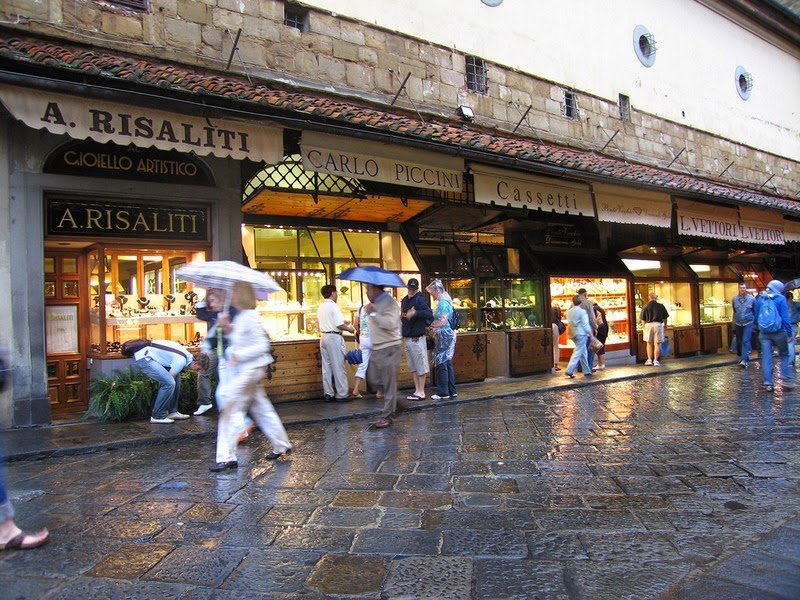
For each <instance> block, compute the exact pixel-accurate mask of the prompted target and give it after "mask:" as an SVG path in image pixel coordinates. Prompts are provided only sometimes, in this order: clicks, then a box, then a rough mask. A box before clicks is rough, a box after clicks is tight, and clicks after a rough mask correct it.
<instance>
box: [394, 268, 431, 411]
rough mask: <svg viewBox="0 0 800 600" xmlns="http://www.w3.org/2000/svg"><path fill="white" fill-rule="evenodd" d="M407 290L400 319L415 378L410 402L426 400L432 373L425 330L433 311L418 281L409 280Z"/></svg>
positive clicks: (401, 306) (407, 354) (409, 367)
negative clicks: (426, 381)
mask: <svg viewBox="0 0 800 600" xmlns="http://www.w3.org/2000/svg"><path fill="white" fill-rule="evenodd" d="M406 289H407V290H408V295H407V296H406V297H405V298H403V300H402V301H401V303H400V311H401V312H400V317H401V324H402V334H403V340H404V341H405V347H406V359H407V360H408V370H409V371H411V374H412V376H413V377H414V393H413V394H411V395H410V396H408V400H412V401H419V400H425V378H426V377H427V375H428V372H429V371H430V365H429V363H428V348H427V346H426V344H425V330H426V328H427V327H428V325H430V324H431V323H432V322H433V311H431V307H430V306H428V301H427V300H425V297H424V296H423V295H422V294H420V292H419V281H418V280H417V279H415V278H413V277H412V278H411V279H409V280H408V283H407V284H406Z"/></svg>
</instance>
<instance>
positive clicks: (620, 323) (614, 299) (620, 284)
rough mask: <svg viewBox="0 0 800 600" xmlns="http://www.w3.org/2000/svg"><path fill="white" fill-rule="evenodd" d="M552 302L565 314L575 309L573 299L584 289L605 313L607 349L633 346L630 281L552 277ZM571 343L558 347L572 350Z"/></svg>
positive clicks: (606, 278)
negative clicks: (631, 338)
mask: <svg viewBox="0 0 800 600" xmlns="http://www.w3.org/2000/svg"><path fill="white" fill-rule="evenodd" d="M549 282H550V299H551V301H552V303H553V305H554V306H558V307H559V308H560V309H561V313H562V315H563V316H564V318H565V319H566V312H567V311H568V310H569V309H570V308H572V306H573V304H572V298H573V296H574V295H575V294H577V293H578V290H579V289H581V288H585V289H586V292H587V295H588V297H589V300H591V301H592V302H595V303H596V304H599V305H600V306H601V307H602V308H603V309H604V310H605V311H606V320H607V321H608V338H607V339H606V346H613V345H615V344H616V345H623V344H629V343H630V323H629V319H628V305H629V303H630V299H629V297H628V281H627V279H623V278H621V277H551V278H550V280H549ZM571 345H572V342H571V341H569V340H568V342H567V344H559V346H561V347H569V346H571Z"/></svg>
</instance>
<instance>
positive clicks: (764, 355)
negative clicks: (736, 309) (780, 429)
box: [755, 279, 795, 392]
mask: <svg viewBox="0 0 800 600" xmlns="http://www.w3.org/2000/svg"><path fill="white" fill-rule="evenodd" d="M755 312H756V324H757V325H758V341H759V342H760V343H761V372H762V376H763V379H764V389H765V390H766V391H767V392H771V391H772V390H773V375H772V369H773V358H772V350H773V348H775V347H777V349H778V356H779V358H780V365H781V366H780V369H781V380H782V384H783V387H784V389H788V388H793V387H795V374H794V369H793V368H792V365H791V364H790V358H789V343H788V340H789V338H791V336H792V326H791V324H790V323H789V308H788V306H787V304H786V298H784V296H783V283H782V282H780V281H778V280H777V279H773V280H772V281H770V282H769V283H768V284H767V289H766V290H764V291H763V292H761V294H760V295H759V296H758V298H757V299H756V311H755Z"/></svg>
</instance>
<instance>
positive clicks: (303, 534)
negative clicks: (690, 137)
mask: <svg viewBox="0 0 800 600" xmlns="http://www.w3.org/2000/svg"><path fill="white" fill-rule="evenodd" d="M759 380H760V378H759V377H758V374H757V369H751V370H748V371H746V372H743V371H742V370H739V369H736V368H735V367H728V366H723V367H717V368H711V369H706V370H699V371H694V372H692V371H689V372H683V373H675V374H671V375H668V376H664V377H649V378H640V379H636V380H629V381H616V382H610V383H605V384H603V385H590V386H581V387H577V388H569V389H563V390H559V391H552V390H545V391H542V392H532V393H528V394H523V395H518V396H513V397H506V398H500V399H486V400H484V401H482V402H472V403H462V404H454V405H450V406H443V407H440V408H439V409H438V410H418V411H411V412H408V413H406V414H404V415H401V416H400V417H399V418H398V419H396V420H395V423H394V424H393V426H392V427H391V428H389V429H387V430H382V431H372V430H369V429H368V428H367V427H366V422H365V421H363V420H362V421H360V422H359V421H356V420H343V421H340V422H336V423H328V424H324V425H323V424H319V423H315V424H311V425H305V426H297V427H295V428H293V429H291V430H290V436H291V438H292V442H293V444H294V447H295V451H294V452H293V453H292V454H291V455H290V456H289V457H286V458H283V459H281V460H279V461H277V462H276V461H267V460H266V458H265V456H266V454H267V453H268V452H269V444H268V442H267V441H266V440H264V439H263V438H261V436H253V438H252V439H251V440H249V441H248V443H246V444H244V445H242V446H241V447H240V448H239V462H240V467H239V469H237V470H235V471H227V472H225V473H219V474H216V473H209V472H208V466H209V465H210V464H211V463H212V462H213V456H214V449H213V442H212V441H211V440H208V441H206V442H205V443H198V440H197V439H183V440H177V441H176V442H175V443H173V444H169V445H166V444H159V445H153V446H150V447H146V446H142V447H136V448H117V449H113V450H110V451H108V452H102V453H100V452H98V453H92V454H80V455H64V456H51V457H49V458H43V459H42V460H38V461H16V462H12V463H10V464H9V465H8V475H9V477H8V487H9V492H10V495H11V497H12V499H13V501H14V502H15V508H16V510H17V514H18V518H19V521H20V523H22V524H23V525H25V526H26V527H29V528H31V529H33V528H35V527H37V526H42V525H46V526H47V527H48V528H50V530H51V532H52V541H51V543H50V544H49V545H47V546H45V547H43V548H39V549H36V550H30V551H17V552H0V585H3V584H5V585H6V587H7V589H8V590H9V592H10V593H9V594H6V595H9V596H10V597H17V596H23V597H37V598H38V597H43V598H46V599H47V598H50V597H57V598H81V599H82V598H93V597H110V598H123V597H124V598H128V597H130V598H140V597H143V598H151V597H159V598H161V597H168V598H169V597H175V598H181V599H187V600H188V599H192V600H194V599H195V598H201V599H203V598H207V599H209V600H210V599H214V600H241V598H243V597H247V598H254V599H256V600H262V599H266V598H269V599H271V600H283V599H286V600H288V599H290V598H291V599H292V600H321V599H322V598H336V599H338V600H343V599H356V598H360V599H367V598H370V599H372V598H374V599H376V600H377V599H380V600H382V599H384V598H398V599H399V598H415V599H416V598H420V599H422V598H458V599H459V600H462V599H463V600H471V599H473V598H481V599H483V598H492V599H494V598H498V599H501V598H537V597H538V598H567V599H568V600H594V599H596V598H600V599H603V598H614V599H616V598H636V599H637V600H639V599H650V598H670V597H675V598H701V597H702V598H715V597H719V598H728V597H730V598H747V597H755V598H772V597H777V598H794V597H797V596H798V594H800V587H799V586H800V584H799V583H798V581H797V576H798V574H800V558H799V557H798V555H800V476H798V475H796V474H795V472H794V470H793V469H785V470H783V471H782V472H781V473H779V474H778V473H771V474H769V475H770V476H766V475H767V474H765V476H763V477H757V476H755V475H753V474H751V473H750V472H748V471H747V470H744V469H739V470H736V469H727V467H724V468H723V469H718V470H710V469H707V470H706V471H705V472H704V471H703V470H702V469H699V468H692V467H693V465H717V464H720V465H733V466H737V467H738V466H739V465H742V464H745V463H748V462H749V463H751V464H752V463H758V464H765V465H778V466H788V467H794V466H797V465H798V464H800V451H798V448H799V447H800V444H798V442H795V441H792V440H791V439H790V438H789V437H786V438H785V439H779V440H778V441H777V442H775V441H774V435H773V434H774V433H775V432H779V431H788V430H790V429H791V428H792V427H793V425H794V424H796V423H800V390H798V391H796V392H791V393H785V392H783V391H782V390H778V391H776V392H775V393H774V394H766V393H765V392H764V391H763V390H762V389H761V386H760V385H759V383H760V381H759ZM720 390H724V392H725V393H724V394H722V393H720ZM503 428H505V431H504V430H503ZM500 438H502V439H503V441H502V443H495V441H496V440H498V439H500ZM478 439H480V440H481V441H480V442H479V443H478V442H476V440H478ZM773 444H777V446H776V447H774V446H773ZM477 446H480V448H478V447H477ZM776 448H777V449H776ZM776 454H779V455H780V456H776ZM745 458H747V459H748V460H747V461H745V460H744V459H745ZM754 459H755V460H754ZM609 466H612V467H610V468H609ZM660 467H663V469H660ZM5 589H6V588H4V591H5ZM0 596H2V594H0Z"/></svg>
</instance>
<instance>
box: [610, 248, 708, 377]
mask: <svg viewBox="0 0 800 600" xmlns="http://www.w3.org/2000/svg"><path fill="white" fill-rule="evenodd" d="M680 254H681V250H680V248H676V247H667V246H662V247H655V246H639V247H636V248H631V249H629V250H626V251H625V252H622V253H620V256H621V257H622V262H623V263H624V264H625V266H626V267H627V269H628V270H629V271H630V272H631V275H632V276H633V288H634V307H633V308H634V321H635V323H636V336H637V344H636V358H637V360H638V361H639V362H644V361H645V360H647V353H646V348H645V344H644V341H643V339H642V332H643V328H644V324H643V323H642V321H641V319H640V318H639V315H641V312H642V309H643V308H644V306H645V305H646V304H647V303H648V302H649V301H650V294H656V295H657V296H658V301H659V302H660V303H661V304H663V305H664V307H665V308H666V309H667V312H668V313H669V319H668V321H667V325H666V328H665V335H666V336H667V338H668V339H669V340H670V354H671V355H672V356H675V357H685V356H692V355H695V354H697V352H699V351H700V347H701V346H700V333H699V330H698V328H697V326H696V323H697V313H698V311H697V310H696V307H697V304H696V301H695V300H694V298H695V297H696V291H695V290H696V287H695V284H696V281H697V278H696V276H695V275H694V273H693V272H692V270H691V269H689V268H688V267H687V265H686V263H685V262H683V260H681V258H680ZM663 358H666V356H664V357H663Z"/></svg>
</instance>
